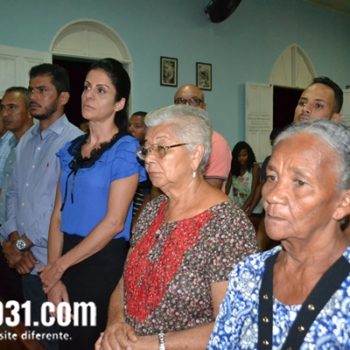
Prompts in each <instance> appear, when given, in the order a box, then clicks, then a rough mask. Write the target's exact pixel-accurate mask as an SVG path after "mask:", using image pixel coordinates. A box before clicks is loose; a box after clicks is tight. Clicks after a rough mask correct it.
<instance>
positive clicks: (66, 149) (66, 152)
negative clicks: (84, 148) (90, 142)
mask: <svg viewBox="0 0 350 350" xmlns="http://www.w3.org/2000/svg"><path fill="white" fill-rule="evenodd" d="M85 137H86V135H85V134H83V135H80V136H78V137H76V138H75V139H73V140H70V141H67V142H66V143H65V144H64V145H63V146H62V148H60V149H59V151H58V152H57V155H58V156H59V157H60V158H65V157H69V158H71V157H72V156H73V149H74V148H75V147H77V146H78V145H79V144H80V143H81V142H82V141H83V140H84V138H85Z"/></svg>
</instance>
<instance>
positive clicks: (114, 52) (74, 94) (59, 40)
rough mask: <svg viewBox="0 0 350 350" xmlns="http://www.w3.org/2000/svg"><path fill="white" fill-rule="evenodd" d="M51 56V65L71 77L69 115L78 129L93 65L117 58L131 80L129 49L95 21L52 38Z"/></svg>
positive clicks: (70, 27)
mask: <svg viewBox="0 0 350 350" xmlns="http://www.w3.org/2000/svg"><path fill="white" fill-rule="evenodd" d="M50 52H51V53H52V62H53V63H57V64H60V65H62V66H64V67H65V68H66V69H67V71H68V73H69V75H70V80H71V98H70V101H69V103H68V105H67V106H66V113H67V115H68V117H69V119H70V120H71V122H73V123H74V124H76V125H80V123H81V122H82V121H83V119H82V117H81V112H80V111H81V107H80V96H81V92H82V87H83V81H84V78H85V75H86V71H87V70H88V68H89V66H90V64H91V62H92V61H94V60H96V59H99V58H105V57H112V58H115V59H117V60H118V61H120V62H121V63H122V64H123V65H124V68H125V69H126V70H127V71H128V73H129V75H130V78H132V77H131V73H132V59H131V55H130V52H129V49H128V47H127V46H126V45H125V43H124V41H123V40H122V39H121V37H120V36H119V35H118V34H117V33H116V32H115V31H114V30H113V29H111V28H110V27H108V26H106V25H105V24H103V23H101V22H98V21H95V20H86V19H84V20H77V21H74V22H71V23H68V24H66V25H65V26H63V27H62V28H61V29H60V30H59V31H58V32H57V34H56V35H55V37H54V38H53V40H52V42H51V45H50ZM130 101H131V100H130ZM130 101H129V107H130Z"/></svg>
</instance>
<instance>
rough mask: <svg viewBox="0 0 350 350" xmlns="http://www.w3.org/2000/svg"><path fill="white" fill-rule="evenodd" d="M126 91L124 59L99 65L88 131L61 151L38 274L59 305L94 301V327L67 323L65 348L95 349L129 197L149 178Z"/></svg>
mask: <svg viewBox="0 0 350 350" xmlns="http://www.w3.org/2000/svg"><path fill="white" fill-rule="evenodd" d="M129 91H130V80H129V76H128V74H127V72H126V71H125V70H124V68H123V67H122V65H121V63H119V62H118V61H116V60H113V59H103V60H100V61H97V62H96V63H94V64H93V65H92V66H91V68H90V70H89V72H88V73H87V76H86V79H85V83H84V91H83V93H82V115H83V117H84V118H85V119H87V120H88V121H89V132H88V133H87V134H86V135H83V136H81V137H79V138H77V139H75V140H74V141H72V142H70V143H68V144H66V146H65V147H64V148H63V149H61V150H60V151H59V153H58V156H59V158H60V160H61V179H60V183H59V185H58V188H57V194H56V202H55V207H54V210H53V214H52V217H51V225H50V234H49V242H48V256H49V258H48V265H47V266H46V267H45V268H44V269H43V270H42V272H41V280H42V283H43V288H44V291H45V292H46V293H47V296H48V299H49V301H51V302H53V303H54V304H55V305H58V303H59V302H61V301H69V302H70V303H71V304H72V303H73V302H75V301H76V302H82V301H85V302H90V301H92V302H94V303H95V304H96V306H97V326H96V327H90V328H88V329H87V328H86V327H80V326H81V321H80V325H78V326H72V325H70V326H69V327H67V328H63V329H62V330H63V331H65V332H68V333H69V335H70V337H71V338H72V339H71V340H67V341H65V342H63V343H62V346H61V347H62V349H93V345H94V342H95V340H96V339H97V338H98V336H99V333H100V331H101V330H103V329H104V328H105V323H106V319H107V307H108V299H109V296H110V294H111V293H112V291H113V289H114V287H115V285H116V283H117V282H118V280H119V278H120V277H121V274H122V270H123V265H124V260H125V257H126V254H127V246H128V240H129V237H130V225H131V219H132V204H131V203H132V199H133V196H134V194H135V190H136V187H137V184H138V182H139V181H143V180H144V179H145V177H144V173H143V167H142V166H141V165H140V163H139V162H138V160H137V158H136V149H137V147H138V146H139V143H138V141H137V140H136V139H135V138H134V137H132V136H129V135H128V134H127V127H128V118H127V113H126V106H127V100H128V96H129ZM75 316H76V317H77V316H78V315H75ZM80 316H81V315H80ZM73 317H74V315H73Z"/></svg>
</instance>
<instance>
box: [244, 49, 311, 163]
mask: <svg viewBox="0 0 350 350" xmlns="http://www.w3.org/2000/svg"><path fill="white" fill-rule="evenodd" d="M315 76H316V73H315V70H314V68H313V64H312V62H311V60H310V59H309V58H308V55H307V54H306V53H305V51H304V50H303V49H302V48H300V47H299V46H298V45H296V44H293V45H290V46H289V47H287V48H286V49H285V50H283V52H282V53H281V54H280V55H279V57H278V58H277V60H276V61H275V63H274V64H273V66H272V70H271V74H270V79H269V84H261V83H246V88H245V92H246V93H245V107H246V108H245V140H246V141H247V142H248V143H249V144H250V145H251V146H252V148H253V150H254V151H255V154H256V157H257V160H258V161H262V160H263V159H264V158H265V157H266V156H267V155H268V154H270V152H271V146H270V140H269V134H270V132H271V130H272V129H273V128H274V127H276V126H278V127H283V126H285V125H287V124H289V123H290V122H291V121H292V120H293V115H294V109H295V106H296V103H297V100H298V99H299V96H300V93H301V91H302V90H303V89H304V88H305V87H306V86H307V85H308V84H309V83H310V82H311V81H312V79H313V78H314V77H315ZM277 112H278V113H279V114H280V115H282V116H283V120H280V119H278V121H277V122H276V119H277V118H279V117H278V116H275V114H276V113H277Z"/></svg>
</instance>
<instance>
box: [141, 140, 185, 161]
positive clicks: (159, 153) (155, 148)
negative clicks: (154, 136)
mask: <svg viewBox="0 0 350 350" xmlns="http://www.w3.org/2000/svg"><path fill="white" fill-rule="evenodd" d="M185 145H188V143H177V144H176V145H169V146H165V145H159V144H157V143H155V144H153V145H148V146H146V147H145V146H141V147H139V148H138V149H137V151H136V154H137V156H138V157H139V158H140V159H141V160H145V159H146V157H147V156H148V155H149V154H150V153H152V152H153V153H154V155H155V156H156V157H157V158H164V157H165V155H166V154H167V152H168V150H169V149H170V148H175V147H180V146H185Z"/></svg>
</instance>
